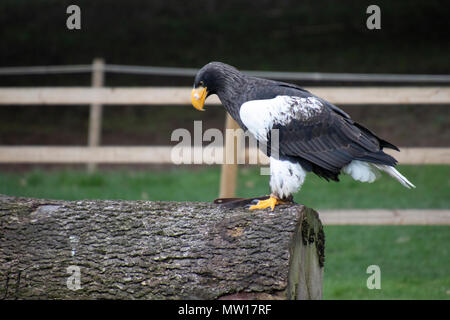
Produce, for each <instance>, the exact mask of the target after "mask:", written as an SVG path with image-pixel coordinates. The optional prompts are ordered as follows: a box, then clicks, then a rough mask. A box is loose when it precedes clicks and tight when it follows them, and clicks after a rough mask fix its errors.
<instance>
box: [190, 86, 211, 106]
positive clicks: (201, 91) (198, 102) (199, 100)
mask: <svg viewBox="0 0 450 320" xmlns="http://www.w3.org/2000/svg"><path fill="white" fill-rule="evenodd" d="M207 95H208V91H207V90H206V88H205V87H198V88H195V89H192V93H191V102H192V105H193V106H194V108H195V109H197V110H200V111H205V110H204V109H203V105H204V104H205V99H206V96H207Z"/></svg>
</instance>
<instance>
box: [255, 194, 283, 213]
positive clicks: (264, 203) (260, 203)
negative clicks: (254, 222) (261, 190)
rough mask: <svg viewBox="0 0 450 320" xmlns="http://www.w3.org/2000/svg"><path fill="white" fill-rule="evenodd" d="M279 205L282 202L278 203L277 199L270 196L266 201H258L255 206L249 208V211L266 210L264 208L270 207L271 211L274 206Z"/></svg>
mask: <svg viewBox="0 0 450 320" xmlns="http://www.w3.org/2000/svg"><path fill="white" fill-rule="evenodd" d="M281 203H283V202H282V201H280V200H279V199H277V198H275V197H272V196H271V197H270V198H269V199H267V200H260V201H258V203H257V204H255V205H253V206H251V207H250V208H249V209H250V210H257V209H266V208H269V207H270V208H271V209H272V210H271V211H273V210H274V209H275V206H276V205H277V204H281Z"/></svg>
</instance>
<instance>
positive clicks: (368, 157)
mask: <svg viewBox="0 0 450 320" xmlns="http://www.w3.org/2000/svg"><path fill="white" fill-rule="evenodd" d="M271 84H274V82H273V83H271ZM264 91H265V93H264V98H266V99H267V98H270V97H271V96H272V97H277V96H286V97H293V99H285V100H284V101H283V100H280V101H282V102H283V103H285V104H286V103H291V104H292V105H290V106H286V105H284V106H280V109H283V113H285V112H286V110H287V112H288V113H289V114H287V115H286V114H284V115H283V120H281V119H277V118H276V117H277V115H276V114H275V113H274V119H273V126H272V129H278V135H279V136H278V138H279V146H278V148H277V147H276V146H275V145H274V143H273V137H271V136H269V144H270V145H271V148H273V149H272V150H278V152H279V155H281V156H287V157H291V158H295V159H297V160H298V161H299V162H300V163H301V164H302V165H303V166H304V167H305V169H307V170H310V171H313V172H315V173H316V174H318V175H319V176H322V177H325V178H327V179H333V180H337V176H338V175H339V173H340V171H341V169H342V168H343V167H344V166H346V165H348V164H349V163H350V162H351V161H352V160H361V161H366V162H371V163H376V164H384V165H390V166H393V165H395V164H396V163H397V161H396V160H395V159H394V158H393V157H391V156H390V155H388V154H386V153H384V152H383V151H382V149H383V147H388V148H392V149H396V150H398V148H397V147H396V146H394V145H392V144H390V143H389V142H387V141H385V140H383V139H380V138H379V137H377V136H376V135H375V134H374V133H372V132H371V131H370V130H369V129H367V128H365V127H363V126H362V125H360V124H358V123H356V122H354V121H353V120H352V119H351V118H350V116H348V115H347V114H346V113H345V112H344V111H342V110H341V109H339V108H338V107H336V106H334V105H333V104H331V103H329V102H327V101H326V100H324V99H321V98H319V97H316V96H314V95H313V94H311V93H310V92H308V91H306V90H303V89H301V88H297V87H296V86H293V85H290V84H284V83H278V84H277V85H276V86H272V85H269V86H266V87H265V88H264ZM267 92H272V94H271V95H270V94H268V93H267ZM259 93H260V94H258V96H259V97H262V95H261V91H260V92H259ZM255 98H256V97H255ZM308 99H311V100H308ZM280 101H278V100H277V103H281V102H280ZM299 103H300V104H301V103H305V105H304V106H303V107H300V108H299V106H298V104H299ZM296 104H297V105H296ZM314 104H316V105H314ZM311 105H312V106H313V107H315V106H317V107H320V108H318V109H319V111H317V110H313V112H309V113H308V108H311ZM272 108H274V107H272ZM278 116H279V115H278ZM269 134H270V133H269ZM271 140H272V141H271ZM271 155H273V152H272V154H271Z"/></svg>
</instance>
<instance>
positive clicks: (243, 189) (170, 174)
mask: <svg viewBox="0 0 450 320" xmlns="http://www.w3.org/2000/svg"><path fill="white" fill-rule="evenodd" d="M399 170H400V171H401V172H402V173H403V174H405V175H406V176H407V177H408V178H409V179H410V180H411V181H412V182H413V183H414V184H416V186H417V189H415V190H407V189H405V188H403V187H402V186H401V185H400V184H399V183H397V182H396V181H394V180H392V179H391V178H389V177H387V176H384V177H383V178H382V179H380V180H378V181H377V182H375V183H373V184H362V183H358V182H354V181H352V180H351V179H349V178H348V177H345V176H343V177H342V179H341V180H342V181H341V183H331V182H330V183H327V182H326V181H324V180H321V179H319V178H316V177H315V176H312V175H310V176H308V177H307V180H306V183H305V184H304V186H303V188H302V190H301V192H300V193H299V194H297V195H296V200H297V202H302V203H304V204H306V205H308V206H311V207H314V208H317V209H321V208H450V197H449V195H450V194H449V190H450V189H449V177H450V167H448V166H400V167H399ZM219 173H220V169H219V168H218V167H207V168H198V167H197V168H195V169H192V170H188V169H170V170H164V171H154V172H152V171H126V170H122V171H99V172H98V173H95V174H92V175H89V174H87V173H85V172H84V171H75V170H62V171H42V170H34V171H29V172H23V173H0V193H1V194H8V195H16V196H29V197H40V198H53V199H68V200H76V199H129V200H133V199H149V200H174V201H183V200H191V201H211V200H213V199H214V198H216V197H217V194H218V187H219V176H220V175H219ZM267 191H268V177H267V176H260V175H259V169H258V168H256V167H251V168H250V167H245V168H241V170H240V176H239V187H238V192H237V193H238V195H239V196H244V197H247V196H248V197H250V196H254V195H262V194H265V193H267ZM325 234H326V252H325V254H326V262H325V273H324V298H325V299H449V298H450V271H449V270H450V256H449V253H448V244H449V243H450V228H449V227H448V226H376V227H375V226H326V227H325ZM370 265H378V266H379V267H380V268H381V290H369V289H368V288H367V286H366V281H367V278H368V277H369V276H370V275H369V274H366V270H367V267H368V266H370Z"/></svg>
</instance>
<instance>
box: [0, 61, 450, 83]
mask: <svg viewBox="0 0 450 320" xmlns="http://www.w3.org/2000/svg"><path fill="white" fill-rule="evenodd" d="M93 71H94V67H93V66H92V65H84V64H83V65H62V66H31V67H27V66H20V67H1V68H0V76H2V75H3V76H5V75H33V74H57V73H88V72H93ZM197 71H198V68H177V67H157V66H130V65H117V64H106V65H105V67H104V72H110V73H123V74H143V75H159V76H176V77H194V76H195V75H196V73H197ZM242 72H243V73H246V74H248V75H251V76H255V77H262V78H270V79H277V80H296V81H318V82H327V81H328V82H330V81H334V82H361V83H364V82H365V83H367V82H383V83H450V75H446V74H442V75H440V74H438V75H436V74H370V73H329V72H327V73H323V72H289V71H288V72H283V71H254V70H242Z"/></svg>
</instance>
